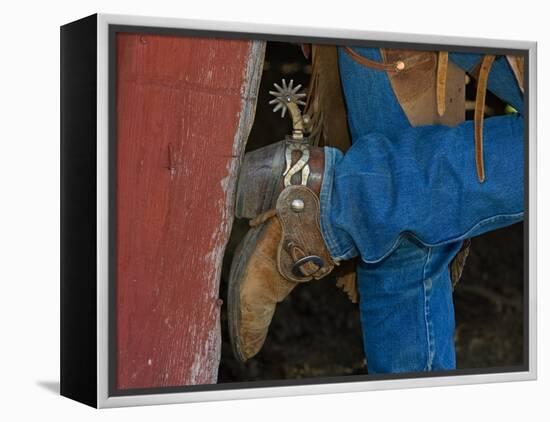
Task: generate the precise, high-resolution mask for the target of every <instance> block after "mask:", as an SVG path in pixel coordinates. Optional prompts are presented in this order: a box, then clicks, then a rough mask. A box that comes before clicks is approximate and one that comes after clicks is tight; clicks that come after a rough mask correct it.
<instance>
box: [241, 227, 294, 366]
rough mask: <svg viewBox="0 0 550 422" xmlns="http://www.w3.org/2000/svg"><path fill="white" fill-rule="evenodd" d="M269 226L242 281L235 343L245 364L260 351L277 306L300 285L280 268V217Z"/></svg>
mask: <svg viewBox="0 0 550 422" xmlns="http://www.w3.org/2000/svg"><path fill="white" fill-rule="evenodd" d="M265 224H266V226H265V227H262V228H261V229H262V230H263V233H262V235H261V236H260V238H259V240H258V241H257V243H256V247H255V249H254V252H253V253H252V254H251V255H250V258H249V260H248V262H247V265H246V268H245V270H244V272H243V275H242V279H241V280H240V289H239V302H240V306H239V308H240V309H239V314H240V315H239V321H238V327H237V329H236V331H237V332H236V333H235V334H236V335H234V336H233V337H234V338H232V341H233V342H235V343H236V344H234V347H235V348H237V350H238V352H239V353H238V354H239V357H240V358H241V360H243V361H245V360H247V359H249V358H251V357H252V356H254V355H256V354H257V353H258V352H259V350H260V349H261V347H262V346H263V344H264V342H265V339H266V336H267V332H268V328H269V324H270V323H271V319H272V318H273V314H274V313H275V308H276V305H277V303H278V302H281V301H282V300H283V299H284V298H285V297H287V296H288V294H289V293H290V292H291V291H292V289H293V288H294V287H295V286H296V283H293V282H290V281H287V280H285V279H284V278H283V277H282V276H281V275H280V274H279V272H278V270H277V266H276V259H277V249H278V245H279V240H280V238H281V224H280V223H279V220H278V219H277V218H272V219H270V220H269V221H267V222H266V223H265Z"/></svg>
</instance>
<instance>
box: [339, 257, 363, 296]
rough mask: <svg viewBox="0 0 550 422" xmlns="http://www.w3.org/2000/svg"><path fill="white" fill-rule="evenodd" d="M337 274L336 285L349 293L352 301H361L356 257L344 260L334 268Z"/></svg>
mask: <svg viewBox="0 0 550 422" xmlns="http://www.w3.org/2000/svg"><path fill="white" fill-rule="evenodd" d="M334 275H335V276H336V287H338V288H340V289H342V290H343V292H344V293H345V294H347V295H348V298H349V300H350V301H351V303H357V302H359V292H358V290H357V262H356V260H355V259H353V260H349V261H342V262H341V263H340V265H339V266H338V267H336V268H335V269H334Z"/></svg>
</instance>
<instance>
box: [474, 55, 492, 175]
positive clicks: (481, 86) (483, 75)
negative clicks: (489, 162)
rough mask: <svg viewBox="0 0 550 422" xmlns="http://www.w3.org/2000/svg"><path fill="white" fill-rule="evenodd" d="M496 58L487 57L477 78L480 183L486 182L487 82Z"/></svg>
mask: <svg viewBox="0 0 550 422" xmlns="http://www.w3.org/2000/svg"><path fill="white" fill-rule="evenodd" d="M494 61H495V56H493V55H490V54H488V55H486V56H484V57H483V59H482V61H481V65H480V67H479V74H478V77H477V91H476V102H475V109H474V142H475V160H476V171H477V177H478V180H479V182H480V183H483V182H484V181H485V165H484V161H483V118H484V113H485V96H486V94H487V81H488V79H489V72H490V71H491V66H492V65H493V62H494Z"/></svg>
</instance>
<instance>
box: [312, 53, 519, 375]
mask: <svg viewBox="0 0 550 422" xmlns="http://www.w3.org/2000/svg"><path fill="white" fill-rule="evenodd" d="M356 51H357V52H358V53H360V54H362V55H363V56H365V57H368V58H370V59H373V60H378V61H380V60H381V57H380V52H379V50H378V49H374V48H358V49H356ZM480 58H481V56H480V55H476V54H458V53H453V54H450V59H451V60H453V61H454V62H455V63H456V64H457V65H459V66H461V67H463V68H464V69H465V70H467V71H469V70H472V68H473V67H475V65H476V64H477V62H478V61H479V59H480ZM339 63H340V73H341V78H342V85H343V89H344V96H345V100H346V105H347V109H348V120H349V126H350V131H351V136H352V146H351V148H350V149H349V150H348V151H347V153H346V154H345V155H343V154H342V153H341V152H340V151H338V150H335V149H333V148H326V149H325V153H326V155H325V176H324V180H323V184H322V188H321V229H322V233H323V236H324V238H325V241H326V243H327V246H328V248H329V250H330V252H331V255H332V256H333V257H334V258H335V259H337V260H340V259H349V258H352V257H355V256H360V257H361V260H360V265H359V268H358V282H359V294H360V310H361V322H362V327H363V339H364V348H365V354H366V358H367V365H368V369H369V372H370V373H386V372H418V371H429V370H446V369H454V368H455V352H454V308H453V300H452V286H451V281H450V275H449V270H448V265H449V263H450V262H451V261H452V259H453V258H454V256H455V255H456V253H457V252H458V250H459V249H460V247H461V244H462V241H463V240H464V239H466V238H470V237H473V236H476V235H479V234H482V233H485V232H487V231H490V230H494V229H497V228H500V227H504V226H506V225H510V224H513V223H516V222H518V221H521V220H522V219H523V210H524V188H523V174H524V158H523V151H524V142H523V138H524V121H523V120H524V119H523V116H522V114H521V113H522V111H523V100H522V96H521V91H520V90H519V88H518V87H517V84H516V82H515V79H514V76H513V73H512V71H511V69H510V68H509V65H508V63H507V62H506V59H505V58H499V59H497V60H496V61H495V64H494V65H493V69H492V71H491V74H490V79H489V84H488V87H489V89H490V90H492V91H493V92H494V93H496V94H497V95H499V96H500V97H502V99H503V100H504V101H506V102H508V103H509V104H511V105H512V106H514V108H515V109H516V110H518V113H514V114H511V115H506V116H498V117H491V118H487V119H485V127H484V146H485V154H484V157H485V169H486V180H485V182H484V183H479V181H478V179H477V173H476V170H475V160H474V156H475V155H474V141H473V122H471V121H467V122H464V123H462V124H460V125H458V126H456V127H446V126H441V125H432V126H421V127H411V125H410V124H409V122H408V120H407V118H406V116H405V114H404V112H403V110H402V109H401V106H400V105H399V103H398V102H397V100H396V98H395V95H394V94H393V91H392V88H391V85H390V83H389V80H388V77H387V75H386V74H385V73H384V72H381V71H378V70H373V69H370V68H366V67H363V66H361V65H360V64H358V63H356V62H355V61H353V60H352V59H351V58H350V57H349V56H348V55H347V54H345V53H344V52H343V51H340V54H339Z"/></svg>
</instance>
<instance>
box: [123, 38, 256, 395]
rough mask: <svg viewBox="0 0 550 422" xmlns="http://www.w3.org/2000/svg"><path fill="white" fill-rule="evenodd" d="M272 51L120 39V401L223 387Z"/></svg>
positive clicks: (224, 43) (228, 43)
mask: <svg viewBox="0 0 550 422" xmlns="http://www.w3.org/2000/svg"><path fill="white" fill-rule="evenodd" d="M263 54H264V44H263V43H261V42H256V41H241V40H219V39H210V38H208V39H207V38H204V39H202V38H191V37H179V36H154V35H140V34H124V33H119V34H118V35H117V179H116V191H117V196H116V198H117V216H116V217H117V227H116V236H117V240H116V260H117V267H116V283H117V284H116V286H117V288H116V292H117V297H116V311H117V313H116V324H117V339H116V340H117V365H116V368H117V370H116V385H117V388H118V389H128V388H151V387H164V386H180V385H192V384H204V383H215V382H216V379H217V370H218V364H219V358H220V340H221V339H220V327H219V313H220V306H221V303H220V301H219V299H218V286H219V278H220V271H221V264H222V258H223V252H224V248H225V245H226V243H227V240H228V237H229V233H230V230H231V223H232V219H233V214H232V213H233V210H232V207H233V200H234V191H235V183H236V176H237V170H238V167H239V163H240V160H241V157H242V153H243V150H244V145H245V142H246V138H247V136H248V132H249V130H250V127H251V125H252V120H253V115H254V109H255V104H256V97H257V90H258V86H259V78H260V73H261V68H262V63H263Z"/></svg>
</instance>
